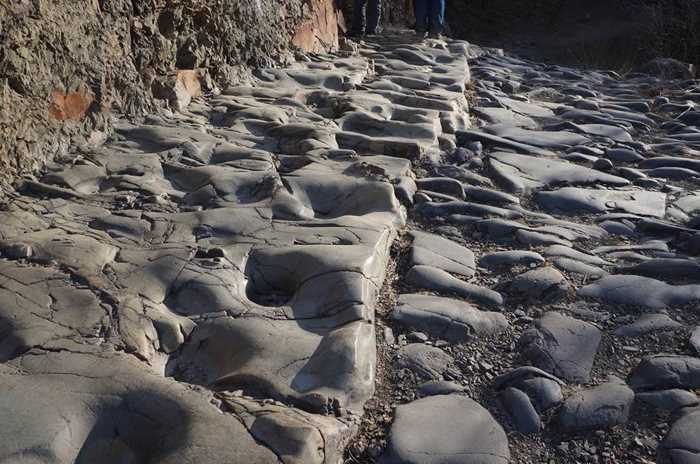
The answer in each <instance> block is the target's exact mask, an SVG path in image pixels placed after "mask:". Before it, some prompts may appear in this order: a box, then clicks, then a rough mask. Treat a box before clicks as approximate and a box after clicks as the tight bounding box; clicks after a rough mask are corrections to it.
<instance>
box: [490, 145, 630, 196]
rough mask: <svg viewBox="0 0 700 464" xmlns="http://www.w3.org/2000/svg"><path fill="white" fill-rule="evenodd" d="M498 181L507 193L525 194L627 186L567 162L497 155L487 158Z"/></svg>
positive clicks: (512, 154)
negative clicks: (560, 187)
mask: <svg viewBox="0 0 700 464" xmlns="http://www.w3.org/2000/svg"><path fill="white" fill-rule="evenodd" d="M488 161H489V166H490V168H491V170H492V171H493V173H494V174H495V175H496V176H497V179H498V180H499V182H500V183H501V184H503V186H504V187H505V188H506V189H507V190H508V191H510V192H516V193H527V192H530V191H533V190H537V189H541V188H545V187H554V186H556V185H562V184H566V185H592V184H600V185H610V186H617V187H622V186H625V185H629V183H630V182H629V181H628V180H627V179H623V178H622V177H617V176H613V175H612V174H606V173H604V172H600V171H596V170H594V169H590V168H586V167H584V166H579V165H576V164H574V163H569V162H566V161H558V160H554V159H548V158H536V157H533V156H525V155H517V154H515V153H507V152H496V153H491V154H490V155H489V158H488Z"/></svg>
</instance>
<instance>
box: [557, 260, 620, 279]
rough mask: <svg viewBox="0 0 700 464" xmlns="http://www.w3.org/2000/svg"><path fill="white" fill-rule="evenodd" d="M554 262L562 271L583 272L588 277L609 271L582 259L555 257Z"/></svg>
mask: <svg viewBox="0 0 700 464" xmlns="http://www.w3.org/2000/svg"><path fill="white" fill-rule="evenodd" d="M552 264H554V266H555V267H556V268H557V269H559V270H562V271H566V272H569V273H571V274H581V275H584V276H588V277H594V278H598V277H602V276H605V275H608V272H607V271H605V270H603V269H601V268H599V267H596V266H592V265H590V264H585V263H582V262H580V261H576V260H573V259H569V258H555V259H554V260H552Z"/></svg>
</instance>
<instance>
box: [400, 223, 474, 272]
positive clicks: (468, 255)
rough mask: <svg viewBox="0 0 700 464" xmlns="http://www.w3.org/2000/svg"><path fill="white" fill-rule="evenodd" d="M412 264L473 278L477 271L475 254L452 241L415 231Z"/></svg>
mask: <svg viewBox="0 0 700 464" xmlns="http://www.w3.org/2000/svg"><path fill="white" fill-rule="evenodd" d="M410 235H411V236H412V237H413V244H412V246H411V256H410V260H411V264H412V265H414V266H416V265H425V266H432V267H436V268H438V269H442V270H443V271H448V272H451V273H454V274H459V275H462V276H465V277H472V276H473V275H474V273H475V270H476V264H475V263H474V253H472V251H471V250H469V249H468V248H465V247H463V246H461V245H459V244H457V243H455V242H453V241H452V240H448V239H446V238H444V237H441V236H439V235H434V234H428V233H425V232H420V231H416V230H413V231H411V232H410Z"/></svg>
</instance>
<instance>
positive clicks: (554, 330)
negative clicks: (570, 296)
mask: <svg viewBox="0 0 700 464" xmlns="http://www.w3.org/2000/svg"><path fill="white" fill-rule="evenodd" d="M600 340H601V333H600V330H598V329H597V328H596V327H595V326H594V325H592V324H589V323H588V322H584V321H580V320H578V319H574V318H571V317H568V316H564V315H562V314H560V313H557V312H548V313H546V314H545V315H544V316H542V318H540V319H538V320H536V321H535V324H534V325H533V327H531V328H529V329H528V330H526V331H525V332H524V333H523V335H522V336H521V337H520V340H519V341H518V347H519V349H520V352H521V353H522V355H523V357H524V358H525V359H528V360H529V361H531V362H532V363H533V364H534V365H535V366H537V367H539V368H541V369H543V370H545V371H547V372H550V373H552V374H554V375H556V376H557V377H561V378H563V379H566V380H569V381H572V382H587V381H588V380H589V379H590V372H591V368H592V367H593V360H594V359H595V356H596V353H597V352H598V345H599V344H600Z"/></svg>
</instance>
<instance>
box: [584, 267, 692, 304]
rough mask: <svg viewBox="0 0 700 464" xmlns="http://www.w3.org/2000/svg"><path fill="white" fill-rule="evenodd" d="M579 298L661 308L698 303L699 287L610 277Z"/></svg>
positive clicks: (604, 278)
mask: <svg viewBox="0 0 700 464" xmlns="http://www.w3.org/2000/svg"><path fill="white" fill-rule="evenodd" d="M578 295H579V296H581V297H583V298H592V299H595V300H599V301H602V302H603V303H608V304H619V305H629V306H638V307H643V308H649V309H664V308H668V307H674V306H685V305H688V304H690V303H693V302H696V301H700V285H669V284H667V283H666V282H662V281H660V280H656V279H651V278H649V277H642V276H634V275H609V276H606V277H603V278H602V279H600V280H598V281H596V282H595V283H592V284H590V285H586V286H585V287H583V288H581V289H579V291H578Z"/></svg>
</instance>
